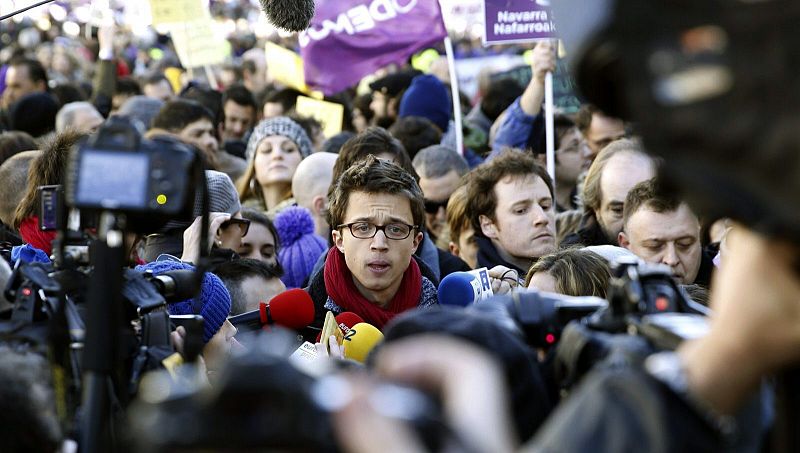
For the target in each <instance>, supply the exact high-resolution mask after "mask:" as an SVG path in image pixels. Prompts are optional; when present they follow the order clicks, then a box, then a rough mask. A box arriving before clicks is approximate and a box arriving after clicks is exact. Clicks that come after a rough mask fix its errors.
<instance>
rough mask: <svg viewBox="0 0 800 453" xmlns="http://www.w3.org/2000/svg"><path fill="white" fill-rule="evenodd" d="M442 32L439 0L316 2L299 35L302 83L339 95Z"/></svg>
mask: <svg viewBox="0 0 800 453" xmlns="http://www.w3.org/2000/svg"><path fill="white" fill-rule="evenodd" d="M445 36H447V30H446V29H445V27H444V21H443V20H442V13H441V10H440V9H439V2H438V0H317V11H316V14H315V15H314V19H313V20H312V21H311V26H310V27H308V29H307V30H306V31H304V32H302V33H300V38H299V39H300V48H301V51H300V53H301V55H302V56H303V63H304V67H305V77H306V84H307V85H308V86H309V87H311V88H312V89H315V90H320V91H322V92H323V93H325V94H326V95H329V94H334V93H338V92H339V91H342V90H344V89H346V88H347V87H349V86H351V85H354V84H356V83H358V81H359V80H361V79H362V78H363V77H364V76H366V75H368V74H371V73H373V72H375V71H376V70H377V69H379V68H381V67H383V66H386V65H388V64H391V63H404V62H405V61H406V60H407V59H408V57H409V56H411V55H412V54H413V53H414V52H416V51H418V50H420V49H423V48H425V47H430V46H432V45H435V44H436V43H438V42H439V41H441V40H443V39H444V37H445Z"/></svg>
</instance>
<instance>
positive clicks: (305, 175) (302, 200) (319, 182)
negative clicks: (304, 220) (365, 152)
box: [292, 153, 338, 238]
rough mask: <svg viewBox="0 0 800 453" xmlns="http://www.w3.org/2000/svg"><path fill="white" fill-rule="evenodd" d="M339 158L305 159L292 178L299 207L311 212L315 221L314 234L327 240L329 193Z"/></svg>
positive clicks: (327, 155)
mask: <svg viewBox="0 0 800 453" xmlns="http://www.w3.org/2000/svg"><path fill="white" fill-rule="evenodd" d="M337 157H338V156H337V155H336V154H332V153H314V154H311V155H310V156H308V157H306V158H305V159H303V160H302V161H301V162H300V164H299V165H298V166H297V170H295V172H294V176H292V193H293V194H294V199H295V202H296V203H297V205H298V206H302V207H304V208H306V209H308V210H309V212H311V217H312V218H313V219H314V233H316V234H317V236H319V237H321V238H327V237H328V236H329V232H330V229H329V228H330V226H329V225H328V220H327V216H326V213H327V212H328V191H329V190H330V187H331V182H332V181H333V166H334V165H335V164H336V158H337Z"/></svg>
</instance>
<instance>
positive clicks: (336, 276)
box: [323, 247, 422, 329]
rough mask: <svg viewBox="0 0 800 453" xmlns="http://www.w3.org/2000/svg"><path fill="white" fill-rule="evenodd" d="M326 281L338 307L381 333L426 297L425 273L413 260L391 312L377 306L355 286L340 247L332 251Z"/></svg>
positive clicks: (324, 273) (326, 287)
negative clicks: (423, 295)
mask: <svg viewBox="0 0 800 453" xmlns="http://www.w3.org/2000/svg"><path fill="white" fill-rule="evenodd" d="M323 277H324V279H325V290H326V291H327V293H328V296H329V297H330V298H331V299H333V301H334V302H336V304H337V305H339V306H340V307H342V308H343V309H344V310H346V311H351V312H353V313H355V314H357V315H359V316H361V317H362V318H363V319H364V321H365V322H368V323H370V324H372V325H373V326H375V327H377V328H379V329H382V328H383V326H384V325H385V324H386V323H388V322H389V321H390V320H391V319H392V318H394V317H395V316H396V315H398V314H400V313H402V312H404V311H406V310H411V309H413V308H416V307H417V305H419V297H420V294H421V293H422V273H421V272H420V270H419V266H418V265H417V262H416V261H415V260H414V259H413V258H412V259H411V262H410V263H409V265H408V268H407V269H406V271H405V273H403V281H402V282H401V283H400V288H398V290H397V293H396V294H395V295H394V297H393V298H392V300H391V301H390V302H389V306H388V308H381V307H379V306H377V305H375V304H374V303H372V302H370V301H368V300H367V299H366V298H365V297H364V296H362V295H361V293H360V292H358V288H356V284H355V283H354V282H353V274H352V273H351V272H350V269H348V268H347V263H346V262H345V260H344V255H343V254H342V252H340V251H339V249H337V248H336V247H331V250H330V251H329V252H328V257H327V258H326V259H325V269H324V270H323Z"/></svg>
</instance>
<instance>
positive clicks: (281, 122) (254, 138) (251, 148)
mask: <svg viewBox="0 0 800 453" xmlns="http://www.w3.org/2000/svg"><path fill="white" fill-rule="evenodd" d="M273 135H283V136H284V137H288V138H289V139H290V140H291V141H293V142H294V143H295V145H297V147H298V148H300V154H302V155H303V158H304V159H305V158H306V157H308V155H309V154H311V153H312V152H313V146H312V145H311V140H310V139H309V138H308V134H306V131H305V130H303V128H302V127H300V125H299V124H297V123H295V122H294V121H292V120H291V119H289V118H287V117H285V116H278V117H275V118H270V119H267V120H264V121H262V122H260V123H258V125H257V126H256V127H255V128H254V129H253V133H252V134H250V140H249V141H248V142H247V160H248V161H249V160H250V159H252V158H253V155H254V154H255V152H256V148H258V144H259V143H261V140H264V139H265V138H267V137H271V136H273Z"/></svg>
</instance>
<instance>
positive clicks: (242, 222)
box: [220, 218, 250, 237]
mask: <svg viewBox="0 0 800 453" xmlns="http://www.w3.org/2000/svg"><path fill="white" fill-rule="evenodd" d="M231 225H236V226H237V227H239V229H240V230H241V231H242V237H245V236H247V232H248V231H249V230H250V221H249V220H247V219H237V218H232V219H228V220H226V221H224V222H222V225H220V227H221V228H222V229H223V230H224V229H226V228H228V227H229V226H231Z"/></svg>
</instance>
